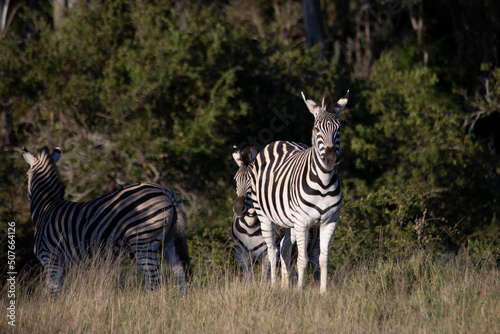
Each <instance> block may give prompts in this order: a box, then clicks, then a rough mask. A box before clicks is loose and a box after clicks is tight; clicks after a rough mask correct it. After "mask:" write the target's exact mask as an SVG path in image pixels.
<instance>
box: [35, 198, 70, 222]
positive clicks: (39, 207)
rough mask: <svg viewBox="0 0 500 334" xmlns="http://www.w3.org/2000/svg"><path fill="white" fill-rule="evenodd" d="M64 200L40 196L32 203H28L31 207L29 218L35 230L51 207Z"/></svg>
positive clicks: (50, 210)
mask: <svg viewBox="0 0 500 334" xmlns="http://www.w3.org/2000/svg"><path fill="white" fill-rule="evenodd" d="M63 202H66V201H65V200H64V199H62V198H50V197H49V198H42V199H39V200H38V201H36V202H35V203H32V204H31V205H30V208H31V220H32V221H33V224H34V225H35V230H36V229H37V228H38V227H39V225H40V224H41V223H42V222H43V221H45V218H44V217H45V216H46V215H49V214H50V213H51V212H52V210H53V208H54V207H55V206H57V205H59V204H60V203H63Z"/></svg>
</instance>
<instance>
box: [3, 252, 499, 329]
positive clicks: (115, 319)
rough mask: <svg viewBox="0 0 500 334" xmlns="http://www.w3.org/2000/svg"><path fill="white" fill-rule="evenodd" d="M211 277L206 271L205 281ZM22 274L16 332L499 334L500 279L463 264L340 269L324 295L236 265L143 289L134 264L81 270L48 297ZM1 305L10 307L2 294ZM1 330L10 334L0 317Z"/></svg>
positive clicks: (427, 259)
mask: <svg viewBox="0 0 500 334" xmlns="http://www.w3.org/2000/svg"><path fill="white" fill-rule="evenodd" d="M207 273H210V274H207ZM22 276H23V275H20V277H18V283H17V294H18V296H17V304H16V305H17V308H16V327H15V332H17V333H161V332H164V333H172V332H175V333H242V332H245V333H472V332H473V333H500V320H499V319H500V273H499V270H498V268H497V267H496V266H494V265H484V266H477V265H474V264H473V263H472V262H471V261H468V259H467V258H465V257H453V258H449V257H438V256H432V257H431V256H429V255H426V254H424V253H417V254H416V255H413V256H409V257H407V258H405V259H401V260H391V261H384V262H381V261H371V262H370V263H368V261H367V262H366V263H363V264H360V265H356V266H355V267H343V268H338V269H337V270H335V271H333V272H332V273H331V274H330V281H329V290H328V293H327V294H326V295H320V294H319V288H318V287H317V286H316V285H315V284H314V283H313V282H311V281H308V282H307V283H308V284H307V286H306V287H305V288H304V290H302V291H297V290H294V289H292V290H283V289H281V288H280V287H279V286H277V287H275V288H271V287H270V286H269V285H268V284H267V283H266V282H260V281H255V282H245V281H242V280H241V279H239V278H238V276H237V275H235V274H234V270H233V269H232V268H220V267H213V266H212V267H209V266H207V267H203V268H202V267H198V268H194V278H193V281H192V284H191V289H190V293H189V295H188V296H187V297H183V296H180V295H179V292H178V289H177V288H176V287H175V283H174V282H173V281H172V280H171V279H170V278H167V280H168V282H167V284H166V285H165V286H164V287H163V288H161V289H159V290H157V291H155V292H146V291H145V290H144V287H143V282H142V281H141V277H140V276H139V275H138V271H137V269H136V268H135V266H134V265H133V264H125V265H121V266H117V265H109V266H108V265H106V266H97V267H93V268H91V269H88V268H87V269H84V268H78V269H74V270H71V271H70V272H69V274H68V277H67V280H66V284H65V287H64V289H63V292H62V294H61V295H60V296H59V297H58V298H56V299H51V298H50V297H49V296H48V293H47V292H46V290H45V282H44V280H43V278H42V277H40V276H38V277H30V278H28V277H22ZM1 297H2V299H1V307H2V309H3V310H5V309H6V307H7V302H8V300H7V291H6V288H4V289H3V291H2V296H1ZM0 332H1V333H5V332H14V331H13V328H12V327H11V326H9V325H8V324H7V320H6V318H5V317H3V319H2V322H1V323H0Z"/></svg>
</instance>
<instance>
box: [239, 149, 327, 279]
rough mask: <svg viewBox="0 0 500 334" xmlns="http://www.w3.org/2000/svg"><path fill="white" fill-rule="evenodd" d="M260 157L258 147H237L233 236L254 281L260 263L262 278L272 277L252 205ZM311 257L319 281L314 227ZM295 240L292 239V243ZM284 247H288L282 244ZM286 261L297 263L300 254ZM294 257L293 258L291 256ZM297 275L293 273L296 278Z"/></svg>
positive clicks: (245, 270) (243, 265)
mask: <svg viewBox="0 0 500 334" xmlns="http://www.w3.org/2000/svg"><path fill="white" fill-rule="evenodd" d="M257 154H258V151H257V149H256V148H255V147H254V146H247V147H245V148H243V150H242V151H240V150H239V149H238V148H237V147H236V146H234V147H233V158H234V160H235V161H236V163H237V165H238V167H239V169H238V171H237V172H236V175H235V177H234V179H235V181H236V195H237V198H236V201H235V203H234V205H233V211H234V215H233V221H232V225H231V236H232V239H233V246H234V249H235V253H236V258H237V259H238V262H239V263H240V267H241V269H242V271H243V274H244V276H245V277H246V278H251V277H252V273H253V270H252V268H253V266H254V265H255V264H258V263H260V264H261V265H262V277H263V278H265V277H267V276H268V275H269V273H270V272H269V270H270V267H269V260H268V258H267V245H266V242H265V240H264V237H263V236H262V230H261V228H260V222H259V220H258V219H257V214H256V212H255V209H254V207H253V203H252V198H251V197H252V192H253V191H252V177H253V175H252V166H251V163H252V162H253V161H254V160H255V158H256V156H257ZM309 232H310V233H309V243H308V255H309V259H310V261H311V265H312V268H313V274H314V279H315V280H319V264H318V261H319V252H320V248H319V228H312V229H310V231H309ZM284 235H285V230H284V229H279V231H278V233H277V238H276V240H275V241H276V247H278V245H279V244H280V243H281V241H283V240H284V238H283V237H284ZM290 241H291V240H290ZM282 246H284V245H282ZM287 255H288V256H289V257H288V258H286V259H283V261H286V262H287V263H288V262H290V261H291V262H292V264H293V263H294V262H295V261H296V259H297V256H296V252H293V255H292V254H290V252H288V253H287ZM290 255H292V256H290ZM293 275H295V276H296V272H295V271H294V270H292V276H293Z"/></svg>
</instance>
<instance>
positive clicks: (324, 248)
mask: <svg viewBox="0 0 500 334" xmlns="http://www.w3.org/2000/svg"><path fill="white" fill-rule="evenodd" d="M336 228H337V221H334V222H329V223H325V224H323V225H321V228H320V232H319V243H320V245H319V247H320V255H319V266H320V270H321V278H320V286H319V292H320V293H325V292H326V282H327V279H328V258H329V250H330V242H331V241H332V237H333V234H334V233H335V229H336Z"/></svg>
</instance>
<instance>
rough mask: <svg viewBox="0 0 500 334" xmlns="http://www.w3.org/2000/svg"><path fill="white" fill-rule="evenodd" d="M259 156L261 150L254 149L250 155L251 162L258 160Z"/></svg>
mask: <svg viewBox="0 0 500 334" xmlns="http://www.w3.org/2000/svg"><path fill="white" fill-rule="evenodd" d="M257 154H259V150H257V148H255V147H252V152H251V153H250V162H252V161H254V160H255V158H257Z"/></svg>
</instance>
